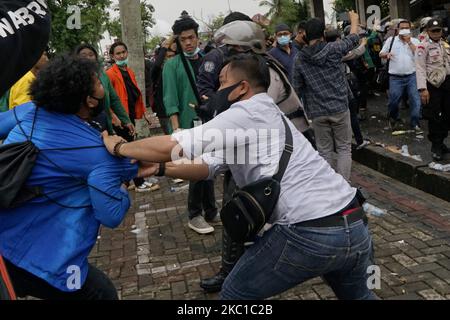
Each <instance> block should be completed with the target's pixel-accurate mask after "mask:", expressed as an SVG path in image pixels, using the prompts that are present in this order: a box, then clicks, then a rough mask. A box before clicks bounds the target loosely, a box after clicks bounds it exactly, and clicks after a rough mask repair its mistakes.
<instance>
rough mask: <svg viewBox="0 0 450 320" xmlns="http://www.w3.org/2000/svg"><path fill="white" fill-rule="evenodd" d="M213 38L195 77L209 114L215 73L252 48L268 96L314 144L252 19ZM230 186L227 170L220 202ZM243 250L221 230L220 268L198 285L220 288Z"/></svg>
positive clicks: (232, 25) (294, 97) (215, 103)
mask: <svg viewBox="0 0 450 320" xmlns="http://www.w3.org/2000/svg"><path fill="white" fill-rule="evenodd" d="M215 40H216V42H217V43H218V44H219V45H220V46H219V48H217V49H214V50H213V51H211V52H210V53H209V54H208V55H206V56H205V58H204V60H203V64H202V66H201V67H200V72H199V76H198V79H197V87H198V89H199V93H200V94H201V95H204V96H205V97H207V98H208V99H209V100H210V103H209V104H208V106H209V107H215V108H218V109H219V110H208V111H209V112H210V113H213V114H214V111H215V113H218V112H221V111H225V110H224V109H223V108H222V109H221V108H220V101H217V100H215V99H216V95H215V93H216V91H217V89H218V88H219V86H220V85H219V73H220V70H221V68H222V64H223V62H224V61H225V60H226V59H227V58H228V57H231V56H232V55H234V54H238V53H240V52H247V51H252V52H254V53H256V54H259V55H262V56H264V57H265V59H266V61H267V63H268V65H269V71H270V78H271V79H270V80H271V83H270V87H269V90H268V94H269V96H271V97H272V98H273V99H274V101H275V102H276V103H277V105H278V106H279V107H280V109H281V110H282V111H283V112H284V113H285V114H286V115H287V117H288V118H289V119H290V120H291V121H292V122H293V123H294V125H295V126H296V128H297V129H298V130H299V131H300V132H302V133H303V134H304V135H305V137H306V138H307V139H308V140H309V141H310V142H312V144H313V145H314V140H313V134H312V132H311V129H310V128H309V122H308V120H307V119H306V116H305V113H304V111H303V105H302V103H301V101H300V99H299V98H298V96H297V94H296V93H295V90H294V89H293V88H292V86H291V84H290V83H289V80H288V77H287V74H286V72H285V71H284V70H283V67H282V66H281V65H279V64H278V63H277V62H276V61H275V60H274V59H273V58H271V57H270V56H268V55H266V54H265V52H266V47H265V35H264V32H263V31H262V29H261V28H260V27H259V26H258V25H257V24H256V23H254V22H249V21H242V19H240V20H238V21H233V22H230V23H228V24H225V25H224V26H223V27H222V28H221V29H219V30H218V31H217V32H216V34H215ZM234 190H235V183H234V180H233V178H232V176H231V174H229V173H227V174H226V175H225V179H224V203H226V202H227V201H228V200H229V199H230V197H231V195H232V194H233V192H234ZM243 253H244V244H243V243H236V242H233V241H232V240H231V238H229V237H228V235H227V234H226V232H224V233H223V237H222V267H221V270H220V271H219V273H218V274H217V275H216V276H214V277H213V278H209V279H203V280H202V282H201V284H200V286H201V287H202V288H203V289H204V290H206V291H207V292H217V291H220V290H221V287H222V284H223V282H224V281H225V278H226V277H227V275H228V274H229V273H230V272H231V271H232V269H233V267H234V265H235V264H236V263H237V261H238V260H239V258H240V257H241V255H242V254H243Z"/></svg>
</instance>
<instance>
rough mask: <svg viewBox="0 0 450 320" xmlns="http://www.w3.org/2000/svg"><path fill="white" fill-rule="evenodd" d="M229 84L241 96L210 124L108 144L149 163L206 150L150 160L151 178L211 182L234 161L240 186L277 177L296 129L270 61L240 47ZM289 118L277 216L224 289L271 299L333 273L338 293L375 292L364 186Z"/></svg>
mask: <svg viewBox="0 0 450 320" xmlns="http://www.w3.org/2000/svg"><path fill="white" fill-rule="evenodd" d="M220 83H221V87H220V90H219V91H218V94H219V95H221V96H223V97H224V98H225V99H227V100H228V101H235V103H234V104H233V105H232V106H231V107H230V109H229V110H227V111H225V112H223V113H222V114H220V115H219V116H217V117H216V118H214V119H213V120H211V121H210V122H208V123H206V124H204V125H203V126H200V127H196V128H193V129H191V130H185V131H182V132H179V133H175V134H174V135H173V136H172V137H170V136H164V137H153V138H149V139H146V140H141V141H137V142H134V143H124V142H122V141H121V140H120V138H117V137H108V136H107V135H106V134H104V140H105V145H106V146H107V148H108V150H109V151H110V152H111V153H112V154H115V155H116V156H122V157H129V158H133V159H137V160H141V161H148V162H159V163H163V162H168V161H172V160H173V158H174V157H173V156H175V157H178V156H180V155H184V156H186V157H187V158H188V159H195V158H198V159H197V160H196V161H194V163H190V164H176V163H167V164H165V165H161V164H159V165H154V164H148V163H147V164H143V167H142V168H141V175H144V176H146V175H154V174H157V175H158V176H160V175H166V176H169V177H180V178H183V179H198V180H201V179H206V178H213V177H214V176H215V175H216V174H217V173H219V172H221V171H222V170H224V169H230V170H231V172H232V174H233V177H234V179H235V180H236V183H237V185H238V187H243V186H245V185H248V184H250V183H253V182H256V181H258V180H260V179H261V178H263V177H271V176H273V175H274V174H276V173H277V171H278V167H279V162H280V158H281V154H282V152H283V150H284V147H285V140H286V135H285V131H286V130H285V126H284V122H283V117H284V115H283V113H282V112H281V111H280V109H279V108H278V107H277V105H276V104H275V102H274V101H273V99H272V98H270V97H269V96H268V95H267V89H268V87H269V84H270V75H269V70H268V68H267V65H266V64H265V62H262V61H261V58H259V57H257V56H253V55H248V54H245V55H237V56H235V57H233V58H232V60H231V62H229V63H228V64H227V65H226V66H225V67H224V68H223V69H222V72H221V74H220ZM287 122H288V124H289V128H290V130H291V132H292V136H293V150H294V151H293V153H292V156H291V158H290V162H289V164H288V166H287V170H286V173H285V174H284V176H283V179H282V180H281V196H280V197H279V201H278V204H277V206H276V209H275V211H274V212H273V214H272V217H271V219H270V221H269V223H270V224H271V225H272V228H270V229H269V230H268V231H266V232H265V233H264V234H263V235H262V236H261V237H257V239H255V243H254V244H253V245H252V246H250V247H249V248H248V250H246V252H245V253H244V255H243V256H242V257H241V259H240V260H239V262H238V263H237V265H236V266H235V267H234V269H233V271H232V272H231V273H230V274H229V275H228V277H227V279H226V280H225V283H224V285H223V288H222V293H221V297H222V298H223V299H255V300H258V299H265V298H269V297H271V296H274V295H277V294H279V293H282V292H284V291H286V290H288V289H290V288H292V287H294V286H296V285H297V284H300V283H302V282H305V281H307V280H309V279H312V278H315V277H318V276H323V277H324V278H325V279H326V281H327V282H328V283H329V285H330V286H331V287H332V288H333V290H334V292H335V293H336V295H337V296H338V298H341V299H372V298H374V295H373V293H372V292H371V291H370V290H369V289H368V287H367V277H368V274H367V268H368V266H369V258H370V256H371V253H372V244H371V236H370V234H369V231H368V227H367V224H366V222H365V217H364V214H363V211H362V209H361V208H360V205H359V203H358V201H357V199H356V190H355V189H354V188H352V187H351V186H350V185H349V184H348V183H347V182H346V181H345V179H344V178H343V177H342V176H341V175H339V174H337V173H336V172H335V171H334V170H332V169H331V167H330V166H329V164H328V163H327V162H326V161H325V160H324V159H323V158H321V157H320V156H319V154H318V153H317V152H316V151H315V150H314V149H313V147H312V146H311V144H310V143H309V142H308V141H307V140H306V138H305V137H304V136H303V135H302V134H301V133H300V132H299V131H297V130H296V129H295V126H294V125H293V124H292V123H291V122H290V121H288V120H287ZM233 133H235V135H233ZM255 137H256V138H255ZM249 150H250V152H248V151H249ZM236 151H237V153H236ZM243 154H244V155H243ZM239 159H240V160H239ZM242 160H244V161H242Z"/></svg>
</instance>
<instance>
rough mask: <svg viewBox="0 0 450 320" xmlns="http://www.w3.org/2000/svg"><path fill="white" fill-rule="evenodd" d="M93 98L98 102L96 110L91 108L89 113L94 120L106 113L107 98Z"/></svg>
mask: <svg viewBox="0 0 450 320" xmlns="http://www.w3.org/2000/svg"><path fill="white" fill-rule="evenodd" d="M91 98H93V99H95V100H97V106H96V107H95V108H91V109H90V111H89V115H90V116H91V118H92V119H94V118H96V117H98V116H99V115H101V114H102V112H103V111H105V98H102V99H99V98H96V97H92V96H91Z"/></svg>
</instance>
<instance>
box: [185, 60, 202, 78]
mask: <svg viewBox="0 0 450 320" xmlns="http://www.w3.org/2000/svg"><path fill="white" fill-rule="evenodd" d="M198 57H199V58H198V59H196V60H191V59H187V60H188V61H189V62H190V63H191V66H192V69H194V74H195V78H197V77H198V71H199V70H200V66H201V65H202V60H203V58H202V57H200V55H199V56H198Z"/></svg>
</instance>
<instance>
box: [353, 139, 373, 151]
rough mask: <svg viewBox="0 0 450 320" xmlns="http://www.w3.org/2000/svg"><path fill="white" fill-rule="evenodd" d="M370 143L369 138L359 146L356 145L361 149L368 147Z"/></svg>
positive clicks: (357, 148)
mask: <svg viewBox="0 0 450 320" xmlns="http://www.w3.org/2000/svg"><path fill="white" fill-rule="evenodd" d="M369 144H370V141H369V140H364V141H363V143H361V144H360V145H359V146H357V147H356V150H361V149H364V148H365V147H367V146H368V145H369Z"/></svg>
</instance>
